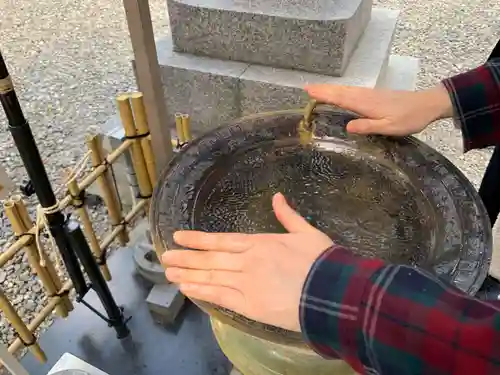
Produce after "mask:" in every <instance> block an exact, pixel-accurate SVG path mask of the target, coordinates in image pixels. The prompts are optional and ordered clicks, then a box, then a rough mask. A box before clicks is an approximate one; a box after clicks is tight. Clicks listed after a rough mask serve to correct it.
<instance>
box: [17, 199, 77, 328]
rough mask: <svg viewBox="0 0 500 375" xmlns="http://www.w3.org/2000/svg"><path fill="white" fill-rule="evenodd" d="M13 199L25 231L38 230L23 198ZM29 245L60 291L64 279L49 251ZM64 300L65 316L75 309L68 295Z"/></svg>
mask: <svg viewBox="0 0 500 375" xmlns="http://www.w3.org/2000/svg"><path fill="white" fill-rule="evenodd" d="M12 200H13V202H14V205H15V208H16V210H17V212H18V213H19V216H20V217H21V219H22V221H23V223H24V233H29V232H30V230H32V229H34V230H35V231H36V227H35V226H34V225H33V222H32V221H31V217H30V215H29V213H28V209H27V208H26V204H25V203H24V201H23V199H22V198H21V197H20V196H19V195H17V196H14V197H12ZM40 230H41V228H40ZM28 247H31V248H33V251H34V252H35V253H36V254H37V259H38V263H40V256H42V257H43V261H44V263H45V267H42V268H45V269H46V270H47V272H48V273H49V275H50V278H51V279H52V282H53V284H54V287H55V290H56V291H58V290H59V289H60V288H61V285H62V281H61V278H60V277H59V275H58V274H57V271H56V268H55V266H54V262H52V260H51V259H50V258H49V256H48V255H47V253H45V252H44V251H43V249H42V250H41V251H38V248H37V246H36V244H35V243H33V242H32V243H31V244H29V245H28ZM49 295H51V294H49ZM62 302H63V305H64V307H65V308H66V315H65V316H63V315H61V316H62V317H63V318H65V317H66V316H67V312H69V311H73V308H74V306H73V303H72V302H71V300H70V299H69V297H68V296H65V297H63V298H62Z"/></svg>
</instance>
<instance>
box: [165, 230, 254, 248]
mask: <svg viewBox="0 0 500 375" xmlns="http://www.w3.org/2000/svg"><path fill="white" fill-rule="evenodd" d="M251 237H252V235H249V234H243V233H206V232H197V231H179V232H175V233H174V241H175V242H176V243H177V244H178V245H180V246H182V247H189V248H191V249H197V250H207V251H223V252H232V253H241V252H244V251H246V250H247V249H248V248H249V247H250V246H251V245H252V241H251Z"/></svg>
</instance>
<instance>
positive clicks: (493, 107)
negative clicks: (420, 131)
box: [443, 58, 500, 152]
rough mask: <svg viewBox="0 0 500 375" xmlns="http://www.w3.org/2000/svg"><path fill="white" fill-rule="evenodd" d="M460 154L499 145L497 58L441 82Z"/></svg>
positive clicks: (499, 74) (499, 70) (499, 63)
mask: <svg viewBox="0 0 500 375" xmlns="http://www.w3.org/2000/svg"><path fill="white" fill-rule="evenodd" d="M443 84H444V86H445V87H446V89H447V90H448V93H449V94H450V98H451V100H452V103H453V109H454V120H455V124H456V125H457V127H459V128H460V129H462V135H463V139H464V151H465V152H467V151H469V150H472V149H475V148H483V147H487V146H493V145H498V144H500V58H496V59H491V60H490V61H488V62H487V63H485V64H484V65H482V66H480V67H479V68H476V69H474V70H471V71H469V72H466V73H463V74H459V75H457V76H454V77H451V78H448V79H445V80H444V81H443Z"/></svg>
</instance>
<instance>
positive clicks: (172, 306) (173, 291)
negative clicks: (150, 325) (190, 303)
mask: <svg viewBox="0 0 500 375" xmlns="http://www.w3.org/2000/svg"><path fill="white" fill-rule="evenodd" d="M185 299H186V297H184V295H183V294H182V293H181V292H180V290H179V288H178V287H177V285H175V284H170V283H169V284H161V285H159V284H157V285H155V286H153V288H152V289H151V292H149V295H148V297H147V299H146V303H147V305H148V308H149V312H150V313H151V317H152V318H153V320H154V322H155V323H157V324H160V325H162V326H164V327H168V326H170V325H172V324H173V323H175V319H176V318H177V315H179V312H180V311H181V308H182V306H183V305H184V301H185Z"/></svg>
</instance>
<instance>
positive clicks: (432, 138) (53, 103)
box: [0, 0, 500, 343]
mask: <svg viewBox="0 0 500 375" xmlns="http://www.w3.org/2000/svg"><path fill="white" fill-rule="evenodd" d="M375 5H376V6H381V7H386V8H391V9H400V10H401V11H402V13H401V17H400V20H399V24H398V30H397V33H396V36H395V40H394V46H393V51H392V52H393V53H397V54H402V55H410V56H414V57H418V58H420V60H421V69H420V75H419V81H418V87H420V88H424V87H430V86H432V85H434V84H435V83H437V82H438V81H439V80H440V79H442V78H444V77H446V76H449V75H452V74H457V73H459V72H462V71H464V70H467V69H470V68H474V67H475V66H477V65H479V64H481V63H482V62H483V61H484V60H485V59H486V57H487V56H488V54H489V52H490V50H491V49H492V47H493V45H494V43H495V42H496V40H497V39H499V37H500V18H499V17H498V14H500V2H498V1H497V0H442V1H433V0H418V1H417V0H375ZM150 6H151V14H152V17H153V26H154V29H155V32H156V35H157V36H161V35H164V34H165V33H166V31H167V27H168V26H167V22H168V20H167V14H166V1H165V0H150ZM0 9H2V20H1V23H2V25H1V27H0V40H1V41H2V46H1V48H2V53H3V55H4V58H5V59H6V61H7V64H8V66H9V69H10V73H11V75H12V77H13V79H14V82H15V84H16V88H17V94H18V96H19V99H20V101H21V105H22V107H23V109H24V113H25V116H26V117H27V119H28V120H29V122H30V124H31V127H32V130H33V133H34V136H35V138H36V141H37V143H38V147H39V149H40V153H41V155H42V158H43V159H44V161H45V163H46V169H47V172H48V174H49V176H50V179H51V181H52V182H53V184H57V183H59V182H60V181H61V178H62V175H61V170H63V169H64V168H68V167H70V166H71V165H73V164H74V163H75V162H76V161H77V160H78V159H79V158H80V157H81V156H82V154H83V152H84V150H85V148H84V147H83V142H82V141H83V137H84V135H85V133H86V132H87V131H88V129H90V128H91V127H93V126H95V125H100V124H102V123H104V122H105V121H106V120H107V119H108V118H109V116H111V115H112V114H114V113H115V112H116V109H115V102H114V99H115V96H116V94H117V93H120V92H124V91H130V90H135V89H136V87H135V80H134V76H133V72H132V69H131V64H130V60H131V59H132V50H131V45H130V42H129V35H128V29H127V25H126V20H125V13H124V10H123V4H122V1H121V0H94V1H92V2H75V1H72V0H55V1H52V0H39V1H32V0H18V1H16V6H12V1H11V0H0ZM420 138H421V139H422V140H424V141H425V142H427V143H429V144H430V145H431V146H433V147H434V148H436V149H438V150H439V151H440V152H442V153H443V154H444V155H445V156H446V157H448V158H449V159H450V160H451V161H452V162H454V163H455V164H456V165H457V166H458V167H459V168H460V169H461V170H462V171H463V172H464V173H465V174H466V175H467V177H468V178H469V179H470V180H471V181H472V182H473V183H474V184H475V185H476V186H477V185H478V184H479V182H480V179H481V176H482V174H483V171H484V167H485V165H486V163H487V160H488V158H489V155H490V151H489V150H483V151H474V152H470V153H468V154H467V155H465V156H464V155H462V148H461V147H462V144H461V136H460V133H459V131H458V130H456V129H454V128H453V126H452V125H451V123H450V122H447V121H442V122H439V123H436V124H435V125H433V126H431V127H430V128H429V129H428V130H426V131H425V132H424V133H422V135H421V136H420ZM0 139H1V140H2V142H0V160H1V161H2V166H3V167H4V168H6V170H7V172H8V174H9V175H10V177H11V178H12V179H13V180H14V182H15V183H16V184H21V183H22V181H23V180H25V179H26V173H25V171H24V168H23V165H22V162H21V160H20V158H19V155H18V153H17V151H16V149H15V147H14V144H13V142H12V139H11V137H10V135H9V134H8V132H7V126H6V121H5V117H4V115H3V112H2V111H0ZM35 204H36V200H35V198H34V197H32V198H30V199H29V212H30V213H31V215H32V218H34V211H35ZM91 212H92V218H93V221H94V224H95V229H96V231H97V232H98V234H102V233H104V231H105V230H106V229H107V220H106V216H105V212H104V210H103V209H102V206H96V207H95V208H93V209H92V210H91ZM0 224H1V225H0V249H1V248H4V249H5V247H6V244H7V243H8V242H9V238H10V235H11V229H10V225H9V224H8V220H6V218H5V216H4V215H3V213H0ZM0 251H1V250H0ZM30 275H31V271H29V266H28V264H27V261H26V258H23V257H22V256H16V257H15V258H14V260H13V261H11V262H9V263H7V265H6V266H4V267H3V269H2V270H1V272H0V285H1V286H2V288H3V289H4V291H5V293H6V294H7V296H8V297H9V298H10V299H11V301H13V302H15V303H14V304H15V305H16V308H18V311H19V312H20V313H21V312H22V317H23V319H24V320H25V321H30V320H31V319H33V317H34V316H35V314H37V313H38V312H39V311H40V310H41V309H42V308H43V306H45V304H46V302H47V298H46V295H45V293H44V291H43V288H42V287H41V286H40V285H39V283H38V281H37V279H36V278H35V277H31V276H30ZM62 276H63V277H66V276H65V275H64V274H63V275H62ZM21 291H22V293H21ZM20 293H21V294H22V295H20ZM25 297H26V300H25ZM20 304H22V306H23V307H22V308H21V306H20ZM2 319H3V318H1V319H0V341H2V342H4V343H10V342H12V341H13V339H14V334H13V330H12V328H11V326H10V324H8V323H7V322H5V321H3V320H2ZM51 322H52V319H51V318H50V319H48V320H47V321H45V322H44V323H43V324H42V326H41V329H40V330H41V331H43V330H44V329H46V328H47V327H48V326H50V324H51Z"/></svg>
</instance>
